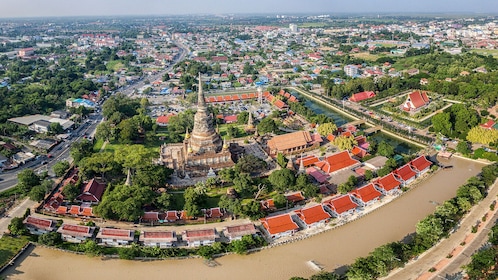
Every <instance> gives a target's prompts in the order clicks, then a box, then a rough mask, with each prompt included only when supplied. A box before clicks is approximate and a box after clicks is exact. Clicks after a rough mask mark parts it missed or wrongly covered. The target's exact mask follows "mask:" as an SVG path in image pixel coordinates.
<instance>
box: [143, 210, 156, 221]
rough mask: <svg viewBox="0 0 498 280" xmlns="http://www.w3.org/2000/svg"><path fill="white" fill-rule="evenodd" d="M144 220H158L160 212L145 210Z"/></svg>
mask: <svg viewBox="0 0 498 280" xmlns="http://www.w3.org/2000/svg"><path fill="white" fill-rule="evenodd" d="M142 221H146V222H157V221H159V213H158V212H145V213H144V215H143V216H142Z"/></svg>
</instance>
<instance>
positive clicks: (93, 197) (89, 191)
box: [77, 178, 105, 202]
mask: <svg viewBox="0 0 498 280" xmlns="http://www.w3.org/2000/svg"><path fill="white" fill-rule="evenodd" d="M104 189H105V183H100V182H97V180H96V179H95V178H93V179H92V180H90V181H89V182H88V183H87V184H86V185H85V188H84V189H83V192H82V194H80V195H79V196H78V197H77V199H78V200H81V201H89V202H100V201H101V200H102V194H103V193H104Z"/></svg>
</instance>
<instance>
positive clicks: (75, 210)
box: [69, 205, 80, 215]
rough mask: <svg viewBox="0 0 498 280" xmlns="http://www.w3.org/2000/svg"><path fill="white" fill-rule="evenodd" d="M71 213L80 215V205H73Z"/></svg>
mask: <svg viewBox="0 0 498 280" xmlns="http://www.w3.org/2000/svg"><path fill="white" fill-rule="evenodd" d="M69 213H70V214H73V215H79V214H80V206H79V205H71V209H69Z"/></svg>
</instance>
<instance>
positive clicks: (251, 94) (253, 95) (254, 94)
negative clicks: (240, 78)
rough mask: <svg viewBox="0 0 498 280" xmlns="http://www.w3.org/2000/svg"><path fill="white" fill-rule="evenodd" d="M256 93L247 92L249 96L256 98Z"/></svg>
mask: <svg viewBox="0 0 498 280" xmlns="http://www.w3.org/2000/svg"><path fill="white" fill-rule="evenodd" d="M256 97H258V95H257V94H256V93H254V92H253V93H249V98H256Z"/></svg>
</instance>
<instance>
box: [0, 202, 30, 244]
mask: <svg viewBox="0 0 498 280" xmlns="http://www.w3.org/2000/svg"><path fill="white" fill-rule="evenodd" d="M35 205H36V202H34V201H32V200H29V199H27V198H26V199H25V200H23V201H22V202H21V203H20V204H19V205H17V206H15V207H14V208H12V209H10V210H9V211H8V212H7V215H6V216H4V217H1V218H0V237H1V236H2V235H3V234H4V233H5V232H6V231H7V229H8V226H9V224H10V220H11V219H12V218H14V217H22V216H23V215H24V213H25V212H26V209H27V208H31V213H34V209H33V208H34V206H35Z"/></svg>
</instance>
